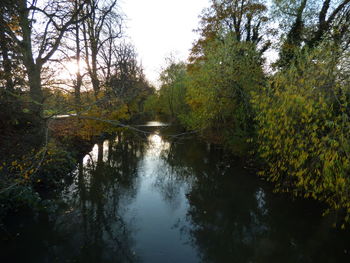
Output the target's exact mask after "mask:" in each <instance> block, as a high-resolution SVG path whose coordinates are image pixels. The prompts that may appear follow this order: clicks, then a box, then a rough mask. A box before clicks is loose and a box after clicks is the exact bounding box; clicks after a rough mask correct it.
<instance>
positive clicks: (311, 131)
mask: <svg viewBox="0 0 350 263" xmlns="http://www.w3.org/2000/svg"><path fill="white" fill-rule="evenodd" d="M337 57H338V56H337V53H336V52H335V51H334V50H332V49H331V48H328V47H327V46H322V47H321V48H319V49H315V50H313V51H309V52H307V51H303V52H300V53H299V56H298V57H297V58H296V59H295V62H294V64H293V65H292V66H291V67H289V69H288V70H286V71H284V72H279V73H277V74H276V75H275V76H274V77H273V79H272V81H271V83H270V85H269V87H267V88H266V89H264V92H262V93H257V92H256V93H255V94H254V96H253V100H252V102H253V105H254V107H255V109H256V112H257V116H256V121H257V124H258V141H257V144H258V151H259V153H260V156H261V157H262V158H263V160H264V161H265V163H266V165H267V169H266V170H265V171H263V172H262V173H261V174H262V175H264V176H266V177H267V179H268V180H270V181H273V182H275V184H276V189H277V190H278V191H290V192H293V193H294V194H295V195H303V196H305V197H311V198H314V199H318V200H321V201H324V202H326V203H327V204H328V205H329V207H330V208H332V209H335V210H338V209H344V211H346V212H347V215H346V217H345V220H346V221H348V220H349V215H350V195H349V189H350V178H349V173H350V159H349V157H350V125H349V123H350V122H349V106H348V100H349V87H348V86H347V85H343V84H344V79H343V80H341V79H339V78H338V76H339V75H340V71H342V70H343V67H342V66H341V65H340V64H339V63H338V62H339V60H337ZM347 78H348V79H349V76H347Z"/></svg>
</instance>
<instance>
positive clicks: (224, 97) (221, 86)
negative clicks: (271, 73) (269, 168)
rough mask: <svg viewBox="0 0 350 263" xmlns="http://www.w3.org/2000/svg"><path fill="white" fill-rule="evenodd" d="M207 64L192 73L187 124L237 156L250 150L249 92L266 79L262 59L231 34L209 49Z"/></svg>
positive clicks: (251, 116)
mask: <svg viewBox="0 0 350 263" xmlns="http://www.w3.org/2000/svg"><path fill="white" fill-rule="evenodd" d="M207 49H208V53H207V54H206V60H205V62H200V63H198V64H196V65H195V66H194V68H193V70H192V71H191V72H190V82H189V85H188V94H187V103H188V104H189V106H190V108H191V111H190V113H189V116H188V117H187V118H185V119H184V122H185V123H186V124H187V125H188V126H189V127H190V128H192V129H195V130H198V129H199V130H203V134H205V135H209V136H210V135H211V134H212V133H213V131H214V134H215V135H216V136H219V138H218V140H219V142H221V143H225V144H228V146H229V147H230V148H231V149H233V150H234V151H235V152H236V153H241V154H242V153H243V152H244V151H246V150H247V148H246V146H247V145H246V144H245V142H246V138H247V137H249V136H251V135H252V133H253V129H252V125H251V124H252V121H253V111H252V108H251V105H250V92H251V91H256V90H259V87H260V85H261V84H262V82H263V80H264V75H263V71H262V67H261V62H262V61H261V58H260V55H259V54H258V52H257V51H256V49H255V45H254V44H251V43H247V42H238V41H237V40H235V39H234V38H233V37H231V35H228V36H227V37H226V38H225V40H224V41H223V42H222V41H216V42H214V43H212V44H211V46H210V47H208V48H207Z"/></svg>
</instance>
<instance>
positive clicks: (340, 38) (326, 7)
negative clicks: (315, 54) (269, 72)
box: [274, 0, 350, 67]
mask: <svg viewBox="0 0 350 263" xmlns="http://www.w3.org/2000/svg"><path fill="white" fill-rule="evenodd" d="M274 9H275V13H276V14H277V16H278V17H279V18H280V19H282V21H283V22H284V25H285V27H286V32H285V37H284V40H282V45H281V50H280V60H279V62H278V65H279V66H281V67H285V66H288V65H289V64H290V62H291V61H292V60H293V58H294V57H295V52H296V53H297V52H298V49H300V48H302V47H307V48H314V47H317V46H318V45H319V44H320V43H321V42H322V40H325V39H326V38H329V39H332V40H333V41H334V43H335V44H337V45H339V46H340V45H341V44H342V42H344V41H345V42H346V46H348V44H349V41H350V38H349V36H348V35H347V34H348V32H349V29H350V28H349V25H350V23H349V22H350V0H338V1H331V0H323V1H312V0H298V1H284V0H275V1H274ZM344 37H346V38H347V39H344Z"/></svg>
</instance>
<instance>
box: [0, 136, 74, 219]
mask: <svg viewBox="0 0 350 263" xmlns="http://www.w3.org/2000/svg"><path fill="white" fill-rule="evenodd" d="M74 166H75V160H74V158H73V156H72V155H71V154H70V153H69V152H68V151H66V150H65V149H63V148H62V147H60V146H59V145H57V144H55V143H54V142H53V141H51V142H50V143H48V144H47V145H46V146H45V147H42V148H39V149H32V150H31V151H29V152H27V153H23V154H22V156H20V157H18V156H12V157H10V158H9V159H8V160H7V161H3V162H2V163H1V164H0V207H1V214H0V220H2V219H3V218H4V217H5V216H6V215H7V213H11V212H13V211H15V210H16V209H20V208H21V209H22V208H26V209H30V210H32V211H38V210H42V209H46V208H47V209H49V208H50V207H48V206H47V204H48V203H49V202H48V200H45V201H44V200H43V199H42V195H41V193H42V191H41V190H43V189H50V190H51V196H52V195H53V193H55V191H54V189H57V188H58V187H59V186H60V184H61V182H62V178H63V177H64V176H66V175H68V174H69V173H70V172H71V171H72V170H73V168H74Z"/></svg>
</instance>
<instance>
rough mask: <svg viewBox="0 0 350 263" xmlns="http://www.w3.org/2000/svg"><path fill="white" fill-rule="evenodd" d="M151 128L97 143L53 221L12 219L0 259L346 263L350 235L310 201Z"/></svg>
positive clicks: (215, 152) (201, 146)
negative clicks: (286, 193)
mask: <svg viewBox="0 0 350 263" xmlns="http://www.w3.org/2000/svg"><path fill="white" fill-rule="evenodd" d="M153 124H154V123H153ZM147 129H148V131H150V134H146V135H143V134H133V135H132V134H129V135H128V136H126V135H119V136H116V137H115V138H113V139H110V140H105V141H104V142H101V143H98V144H96V145H95V146H94V147H93V149H92V150H91V152H90V153H89V154H87V155H86V156H85V157H84V158H83V159H82V160H80V162H79V163H78V164H77V167H76V171H75V172H74V176H73V177H72V179H71V180H68V181H66V182H65V184H66V188H65V190H64V191H63V192H62V194H61V197H60V199H61V200H62V199H63V201H60V202H57V205H58V207H59V211H60V212H59V213H58V215H57V216H56V217H55V218H51V219H50V220H49V219H48V218H45V217H43V218H38V219H36V220H34V219H33V220H32V219H31V218H28V219H27V220H23V218H21V220H20V219H16V218H14V220H13V223H12V225H13V226H12V228H11V230H10V231H15V232H17V234H16V235H15V237H12V238H10V239H9V241H7V242H5V243H4V244H3V245H2V246H1V248H0V251H1V256H0V259H1V258H2V260H0V262H26V263H27V262H39V263H40V262H96V263H102V262H150V263H153V262H154V263H157V262H159V263H164V262H269V263H270V262H276V263H277V262H278V263H280V262H291V263H295V262H350V257H349V253H350V236H349V232H339V231H337V230H335V229H334V228H332V227H331V224H332V219H331V218H329V217H322V216H321V208H320V207H318V206H317V205H316V204H315V203H313V202H307V201H295V200H294V201H293V200H290V199H289V198H287V197H286V196H281V195H276V194H273V193H272V191H271V187H270V186H269V185H268V184H266V183H265V182H263V181H261V180H259V179H258V178H257V177H256V176H255V175H254V174H251V173H249V172H248V171H247V170H245V169H244V168H243V167H242V165H241V164H240V163H237V162H235V161H234V160H232V158H229V157H228V156H227V155H224V153H223V152H222V151H221V150H219V149H215V148H214V147H210V145H208V144H206V143H203V142H199V141H198V140H196V139H195V138H191V137H189V138H183V137H179V138H177V137H172V136H170V137H169V136H167V135H169V134H171V135H173V134H176V131H175V130H174V128H173V127H166V126H163V127H158V128H156V127H153V128H152V127H151V128H147ZM22 217H23V215H22ZM11 234H12V236H13V233H11Z"/></svg>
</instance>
